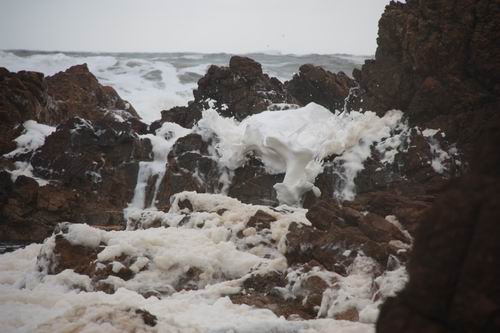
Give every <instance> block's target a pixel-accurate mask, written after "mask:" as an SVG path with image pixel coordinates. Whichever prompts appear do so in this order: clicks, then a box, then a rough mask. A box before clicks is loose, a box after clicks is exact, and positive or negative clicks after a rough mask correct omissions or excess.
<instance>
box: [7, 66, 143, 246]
mask: <svg viewBox="0 0 500 333" xmlns="http://www.w3.org/2000/svg"><path fill="white" fill-rule="evenodd" d="M0 85H1V87H2V89H1V92H0V117H1V119H2V120H3V121H0V127H1V128H0V130H1V131H2V132H3V133H6V135H5V136H3V137H2V139H0V154H3V153H6V152H9V151H12V150H13V149H14V148H16V145H15V143H14V142H13V139H14V138H15V137H17V136H19V135H20V134H22V131H23V129H24V127H23V126H22V124H23V122H24V121H26V120H29V119H32V120H35V121H37V122H41V123H48V124H52V125H59V126H58V128H57V130H56V131H55V132H54V133H53V134H52V135H50V136H49V137H47V138H46V141H45V144H44V145H43V146H42V147H41V148H39V149H38V150H37V151H35V152H33V153H26V154H18V155H16V156H14V157H12V156H11V157H2V158H0V163H1V164H2V166H3V167H6V168H7V169H8V170H12V169H14V165H13V163H12V162H14V161H23V162H31V163H32V165H33V167H34V170H33V172H34V174H35V175H36V176H41V177H42V178H44V179H49V180H53V182H51V183H50V184H48V185H45V186H39V185H38V184H37V182H36V181H35V180H34V179H32V178H28V177H24V176H21V177H18V178H17V180H16V181H15V182H14V183H12V184H10V185H8V186H6V188H5V189H4V190H3V191H2V200H0V220H1V223H0V239H1V240H3V241H12V240H15V241H41V240H42V239H44V238H45V237H47V236H49V235H50V233H51V232H52V230H53V228H54V226H55V225H56V224H57V223H58V222H61V221H64V220H70V221H73V222H85V223H90V224H94V225H101V224H102V225H107V224H114V225H120V224H123V216H122V215H123V214H122V210H123V208H124V207H126V205H127V203H128V202H129V201H130V199H131V197H132V193H133V190H134V186H135V181H136V178H137V172H138V162H139V160H148V159H150V158H151V156H150V155H151V145H150V143H149V141H148V140H141V139H139V137H138V135H137V133H145V132H146V128H145V124H143V123H142V122H141V121H140V120H139V119H138V116H137V114H136V113H135V111H134V109H133V108H132V107H130V106H129V105H128V103H126V102H125V101H123V100H122V99H121V98H120V97H119V96H118V94H117V93H116V91H114V90H113V89H112V88H110V87H104V86H102V85H100V84H99V82H98V81H97V79H96V78H95V76H94V75H93V74H92V73H90V72H89V70H88V68H87V66H86V65H79V66H74V67H71V68H69V69H68V70H67V71H65V72H61V73H58V74H56V75H54V76H52V77H44V76H43V75H42V74H41V73H35V72H24V71H21V72H18V73H10V72H9V71H7V70H5V69H0ZM121 120H125V121H123V122H121ZM7 158H9V159H10V160H8V159H7ZM9 163H10V164H9ZM9 176H10V175H9Z"/></svg>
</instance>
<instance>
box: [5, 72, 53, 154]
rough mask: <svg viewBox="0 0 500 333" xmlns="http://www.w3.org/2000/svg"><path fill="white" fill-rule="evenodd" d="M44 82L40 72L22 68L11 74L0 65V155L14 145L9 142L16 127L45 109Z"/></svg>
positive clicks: (45, 94) (34, 117)
mask: <svg viewBox="0 0 500 333" xmlns="http://www.w3.org/2000/svg"><path fill="white" fill-rule="evenodd" d="M46 105H47V85H46V82H45V81H44V79H43V74H41V73H35V72H25V71H21V72H19V73H11V72H9V71H8V70H7V69H5V68H2V67H0V133H2V135H1V136H0V155H3V154H5V153H7V152H9V151H11V150H13V149H15V148H16V144H15V143H14V142H12V140H13V139H14V138H16V137H17V136H18V135H19V134H21V133H20V132H19V130H18V129H17V128H16V127H17V126H18V125H20V124H22V123H23V122H24V121H26V120H28V119H38V117H39V116H40V115H42V114H44V113H45V112H46Z"/></svg>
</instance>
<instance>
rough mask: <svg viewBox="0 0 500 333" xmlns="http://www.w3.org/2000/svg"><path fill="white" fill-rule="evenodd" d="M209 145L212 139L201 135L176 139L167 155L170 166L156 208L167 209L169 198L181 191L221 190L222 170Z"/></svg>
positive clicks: (160, 188) (212, 191)
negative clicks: (211, 153) (220, 178)
mask: <svg viewBox="0 0 500 333" xmlns="http://www.w3.org/2000/svg"><path fill="white" fill-rule="evenodd" d="M208 147H209V142H205V141H204V140H203V138H202V137H201V135H199V134H194V133H193V134H188V135H186V136H184V137H182V138H180V139H179V140H177V142H176V143H175V144H174V146H173V147H172V150H171V151H170V153H169V154H168V162H167V168H166V171H165V175H164V177H163V179H162V180H161V183H160V186H159V189H158V194H157V207H159V208H161V209H167V208H168V207H169V202H170V200H169V199H170V197H171V196H172V195H173V194H175V193H178V192H182V191H196V192H209V193H214V192H216V191H217V190H219V189H220V187H221V185H220V183H219V176H220V171H219V168H218V165H217V162H216V161H215V160H214V159H213V158H212V157H211V155H210V153H209V151H208Z"/></svg>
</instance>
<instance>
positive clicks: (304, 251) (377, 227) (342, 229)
mask: <svg viewBox="0 0 500 333" xmlns="http://www.w3.org/2000/svg"><path fill="white" fill-rule="evenodd" d="M306 216H307V218H308V219H309V220H310V221H311V224H312V226H311V227H309V226H305V225H298V224H295V223H293V224H291V225H290V228H289V231H288V234H287V253H286V257H287V260H288V264H289V265H292V264H296V263H306V262H309V261H311V260H314V261H317V262H318V263H320V264H321V265H322V266H324V267H325V268H326V269H328V270H330V271H334V272H336V273H339V274H346V272H347V268H348V267H349V265H350V264H352V262H353V260H354V258H356V256H357V255H358V254H360V253H363V254H364V255H367V256H369V257H371V258H373V259H374V260H376V261H377V262H378V263H379V264H380V266H381V267H382V268H385V267H386V265H387V262H388V258H389V256H390V255H393V256H396V257H398V258H399V259H400V260H402V261H404V260H406V256H405V255H404V252H406V251H405V249H403V251H402V252H401V251H398V249H397V248H394V247H393V245H391V241H395V240H397V241H401V242H403V243H406V244H409V243H410V242H411V240H410V239H408V238H407V236H406V235H404V234H403V232H402V231H401V230H399V229H398V228H397V227H396V226H395V225H393V224H392V223H390V222H389V221H387V220H386V219H384V218H383V217H381V216H378V215H376V214H373V213H370V214H363V213H361V212H357V211H355V210H354V209H352V208H348V209H345V210H344V208H342V207H340V206H338V203H336V202H332V203H328V202H319V203H317V204H316V205H315V206H313V207H311V208H310V209H309V211H308V213H307V215H306ZM318 227H319V228H318Z"/></svg>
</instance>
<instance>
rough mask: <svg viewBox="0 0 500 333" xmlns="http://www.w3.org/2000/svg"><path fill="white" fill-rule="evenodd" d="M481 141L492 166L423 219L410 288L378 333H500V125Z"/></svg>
mask: <svg viewBox="0 0 500 333" xmlns="http://www.w3.org/2000/svg"><path fill="white" fill-rule="evenodd" d="M480 137H481V138H482V139H481V140H480V141H479V144H478V146H477V149H476V154H477V155H476V158H477V159H478V160H489V161H491V163H487V164H486V165H481V164H480V163H477V164H476V165H473V169H472V172H471V173H470V174H468V175H466V176H464V177H462V178H461V179H459V180H456V181H454V182H453V183H452V184H451V185H450V186H449V188H448V190H447V191H445V192H444V193H443V194H441V195H440V196H439V198H438V199H437V200H436V202H435V203H434V205H433V206H432V208H431V209H430V210H429V212H428V213H427V214H426V215H425V216H424V217H423V218H422V221H421V225H420V228H419V229H418V232H417V235H416V239H415V247H414V250H413V253H412V260H411V261H410V264H409V266H408V271H409V274H410V282H409V284H408V285H407V286H406V288H405V289H404V290H403V291H402V292H401V293H400V294H399V295H398V296H397V297H396V298H394V299H390V300H388V301H387V302H386V303H385V304H384V306H383V308H382V311H381V315H380V318H379V321H378V323H377V331H378V332H396V331H399V330H402V329H404V330H405V331H406V332H422V331H431V330H432V331H433V332H449V331H461V332H497V331H498V330H499V329H500V320H499V315H498V314H499V310H500V301H499V300H500V288H499V287H498V283H497V281H498V280H499V279H500V270H499V267H500V257H499V255H498V253H500V246H499V242H498V235H499V233H500V224H499V223H498V221H500V196H499V193H500V168H499V166H500V154H499V152H498V149H497V148H498V145H499V144H500V117H498V116H497V117H496V119H495V122H494V123H493V124H489V125H488V128H487V129H486V130H485V131H483V132H482V133H481V134H480ZM430 253H431V254H432V255H429V254H430Z"/></svg>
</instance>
